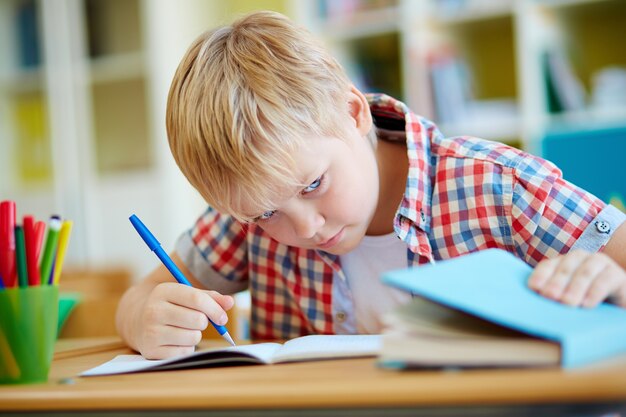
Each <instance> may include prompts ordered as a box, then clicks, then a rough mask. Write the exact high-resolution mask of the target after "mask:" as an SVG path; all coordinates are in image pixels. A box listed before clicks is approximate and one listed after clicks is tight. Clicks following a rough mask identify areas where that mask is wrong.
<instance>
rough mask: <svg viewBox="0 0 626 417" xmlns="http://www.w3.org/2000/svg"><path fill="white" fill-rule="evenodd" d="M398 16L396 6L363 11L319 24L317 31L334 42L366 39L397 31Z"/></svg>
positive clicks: (398, 26)
mask: <svg viewBox="0 0 626 417" xmlns="http://www.w3.org/2000/svg"><path fill="white" fill-rule="evenodd" d="M400 16H401V14H400V8H399V7H397V6H396V7H386V8H381V9H375V10H365V11H360V12H355V13H353V14H349V15H346V16H341V17H338V18H336V19H330V20H328V21H326V22H324V23H321V24H320V27H319V31H320V32H321V33H324V36H326V37H327V38H329V39H334V40H336V41H342V40H348V39H359V38H367V37H371V36H376V35H383V34H387V33H393V32H397V31H399V30H400V21H401V19H400Z"/></svg>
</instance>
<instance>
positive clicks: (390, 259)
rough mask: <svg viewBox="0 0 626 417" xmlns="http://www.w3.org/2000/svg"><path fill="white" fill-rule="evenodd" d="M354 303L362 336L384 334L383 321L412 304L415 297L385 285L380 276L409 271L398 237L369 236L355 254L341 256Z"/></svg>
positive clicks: (403, 246) (405, 252) (404, 246)
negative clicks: (398, 309) (405, 305)
mask: <svg viewBox="0 0 626 417" xmlns="http://www.w3.org/2000/svg"><path fill="white" fill-rule="evenodd" d="M341 267H342V269H343V271H344V273H345V275H346V279H347V281H348V285H349V287H350V292H351V293H352V298H353V301H354V312H353V313H354V314H355V316H356V327H357V332H358V333H369V334H375V333H381V331H382V329H383V326H382V317H383V315H384V314H385V313H387V312H388V311H391V310H393V309H394V308H395V307H397V306H399V305H401V304H404V303H406V302H408V301H409V300H410V299H411V295H410V294H409V293H407V292H404V291H401V290H397V289H395V288H392V287H389V286H387V285H385V284H383V283H382V282H381V280H380V276H381V274H382V273H383V272H386V271H389V270H392V269H401V268H406V267H407V247H406V244H405V243H404V242H402V241H401V240H400V239H399V238H398V237H397V236H396V234H395V233H390V234H388V235H383V236H365V237H364V238H363V240H361V243H360V244H359V246H357V247H356V248H355V249H354V250H353V251H351V252H350V253H347V254H345V255H342V256H341Z"/></svg>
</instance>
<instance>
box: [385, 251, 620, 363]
mask: <svg viewBox="0 0 626 417" xmlns="http://www.w3.org/2000/svg"><path fill="white" fill-rule="evenodd" d="M531 272H532V268H531V267H530V266H528V265H527V264H526V263H524V262H523V261H522V260H520V259H518V258H517V257H515V256H514V255H512V254H510V253H508V252H506V251H503V250H500V249H489V250H485V251H480V252H476V253H473V254H469V255H465V256H461V257H458V258H454V259H450V260H446V261H440V262H439V263H437V264H435V265H425V266H420V267H417V268H408V269H402V270H395V271H389V272H387V273H385V274H383V276H382V280H383V282H384V283H386V284H388V285H391V286H394V287H397V288H400V289H402V290H405V291H407V292H410V293H412V294H415V295H417V296H421V297H424V298H426V299H429V300H431V301H434V302H436V303H438V304H441V305H444V306H446V307H450V308H453V309H456V310H459V311H462V312H464V313H468V314H471V315H474V316H476V317H479V318H481V319H484V320H487V321H490V322H492V323H495V324H498V325H501V326H504V327H507V328H510V329H514V330H517V331H520V332H522V333H525V334H528V335H530V336H534V337H538V338H542V339H546V340H550V341H554V342H557V343H558V344H560V346H561V365H562V366H563V367H566V368H568V367H575V366H580V365H583V364H586V363H589V362H592V361H595V360H598V359H602V358H606V357H610V356H613V355H616V354H618V353H621V352H626V309H623V308H620V307H617V306H614V305H611V304H607V303H603V304H601V305H599V306H598V307H596V308H593V309H586V308H581V307H570V306H567V305H565V304H562V303H559V302H556V301H553V300H550V299H548V298H545V297H543V296H541V295H539V294H537V293H535V292H534V291H532V290H531V289H530V288H529V287H528V285H527V281H528V278H529V277H530V274H531Z"/></svg>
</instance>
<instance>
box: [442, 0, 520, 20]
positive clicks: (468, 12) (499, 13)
mask: <svg viewBox="0 0 626 417" xmlns="http://www.w3.org/2000/svg"><path fill="white" fill-rule="evenodd" d="M513 13H514V3H513V2H512V1H504V0H500V1H491V2H489V4H488V7H486V6H485V4H483V3H481V5H479V6H475V5H473V3H472V2H469V3H468V6H467V7H459V8H458V9H454V10H449V11H448V10H444V11H441V10H437V9H435V16H434V19H435V20H436V21H437V22H438V23H439V24H444V25H461V24H465V23H476V22H481V21H486V20H493V19H500V18H506V17H511V16H512V15H513Z"/></svg>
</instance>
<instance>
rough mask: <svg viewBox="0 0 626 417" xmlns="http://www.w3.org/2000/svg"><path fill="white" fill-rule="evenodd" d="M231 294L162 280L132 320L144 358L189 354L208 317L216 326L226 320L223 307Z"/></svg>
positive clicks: (197, 340)
mask: <svg viewBox="0 0 626 417" xmlns="http://www.w3.org/2000/svg"><path fill="white" fill-rule="evenodd" d="M233 304H234V300H233V297H231V296H229V295H222V294H220V293H218V292H216V291H205V290H200V289H197V288H193V287H188V286H186V285H181V284H177V283H172V282H164V283H161V284H158V285H157V286H155V287H154V288H153V289H152V291H151V292H150V295H149V296H148V298H147V299H146V301H145V304H144V305H143V308H142V310H141V313H140V314H139V315H138V317H137V322H136V323H135V326H134V328H135V332H136V334H135V336H136V338H135V340H136V341H137V349H138V350H139V352H140V353H141V354H142V355H143V356H144V357H145V358H146V359H163V358H167V357H172V356H176V355H184V354H189V353H192V352H193V351H194V349H195V346H196V345H197V344H198V343H200V340H201V339H202V330H204V329H206V328H207V326H208V325H209V318H210V319H211V320H212V321H213V322H214V323H215V324H219V325H224V324H226V322H227V321H228V317H227V316H226V312H225V310H229V309H230V308H231V307H232V306H233Z"/></svg>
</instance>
